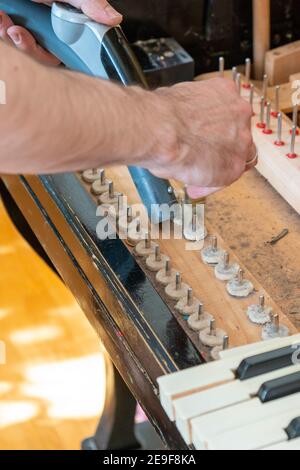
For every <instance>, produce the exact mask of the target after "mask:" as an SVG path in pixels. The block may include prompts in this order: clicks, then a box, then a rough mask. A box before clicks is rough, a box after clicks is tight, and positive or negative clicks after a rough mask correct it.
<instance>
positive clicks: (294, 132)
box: [287, 126, 298, 160]
mask: <svg viewBox="0 0 300 470" xmlns="http://www.w3.org/2000/svg"><path fill="white" fill-rule="evenodd" d="M296 136H297V127H296V126H293V128H292V135H291V144H290V151H289V153H288V154H287V157H288V158H290V159H291V160H293V159H295V158H297V157H298V154H297V153H296V151H295V146H296Z"/></svg>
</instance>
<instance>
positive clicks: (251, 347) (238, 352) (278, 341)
mask: <svg viewBox="0 0 300 470" xmlns="http://www.w3.org/2000/svg"><path fill="white" fill-rule="evenodd" d="M292 344H295V345H297V344H300V334H298V335H294V336H288V337H286V338H275V339H271V340H270V341H267V342H259V343H253V344H247V345H245V346H240V347H239V348H233V349H227V350H225V351H221V353H220V359H232V358H233V357H236V356H244V358H246V357H251V356H255V355H257V354H261V353H263V352H268V351H274V350H275V349H281V348H285V347H286V346H290V345H292ZM265 348H266V349H265Z"/></svg>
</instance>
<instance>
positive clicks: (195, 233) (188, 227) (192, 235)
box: [183, 209, 207, 242]
mask: <svg viewBox="0 0 300 470" xmlns="http://www.w3.org/2000/svg"><path fill="white" fill-rule="evenodd" d="M192 211H193V212H192V214H191V216H190V217H189V218H190V219H191V220H190V221H188V222H189V223H187V224H186V223H184V227H183V236H184V238H185V240H188V241H190V242H199V241H202V240H204V239H205V237H206V235H207V231H206V228H205V220H204V214H203V218H202V217H201V220H200V214H199V215H198V214H197V213H196V212H195V211H194V210H193V209H192ZM184 218H185V217H184Z"/></svg>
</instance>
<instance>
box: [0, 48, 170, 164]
mask: <svg viewBox="0 0 300 470" xmlns="http://www.w3.org/2000/svg"><path fill="white" fill-rule="evenodd" d="M0 70H1V76H0V79H1V80H4V81H5V83H6V87H7V104H6V105H1V106H0V172H2V173H49V172H62V171H76V170H81V169H85V168H88V167H96V166H105V165H109V164H139V163H143V160H144V159H145V155H150V154H151V151H152V148H153V146H154V145H155V140H156V134H157V133H160V130H159V129H160V124H159V122H158V121H159V120H160V119H161V121H162V123H163V121H164V118H163V114H164V112H161V110H160V109H158V108H160V105H159V104H158V103H159V101H160V100H159V99H158V98H156V97H155V96H152V94H150V93H148V92H145V91H142V90H139V89H136V88H133V89H125V88H123V87H119V86H117V85H115V84H112V83H109V82H104V81H101V80H95V79H92V78H89V77H86V76H82V75H79V74H73V73H71V72H66V71H63V70H56V69H54V68H46V67H43V66H41V65H39V64H37V63H36V62H33V61H32V60H31V59H29V58H27V57H26V56H24V55H23V54H20V53H19V52H17V51H15V50H14V49H12V48H8V46H4V45H3V44H0ZM156 100H157V104H156V102H155V101H156Z"/></svg>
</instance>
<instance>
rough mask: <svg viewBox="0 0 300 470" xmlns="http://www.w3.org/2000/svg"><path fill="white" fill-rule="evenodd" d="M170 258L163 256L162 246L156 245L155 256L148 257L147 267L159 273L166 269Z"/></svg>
mask: <svg viewBox="0 0 300 470" xmlns="http://www.w3.org/2000/svg"><path fill="white" fill-rule="evenodd" d="M168 260H169V258H168V257H167V256H165V255H162V254H161V252H160V246H159V245H156V247H155V251H154V254H152V255H150V256H148V258H147V259H146V266H147V268H148V269H149V270H150V271H152V272H158V271H160V270H161V269H163V268H164V266H165V265H166V261H168Z"/></svg>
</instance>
